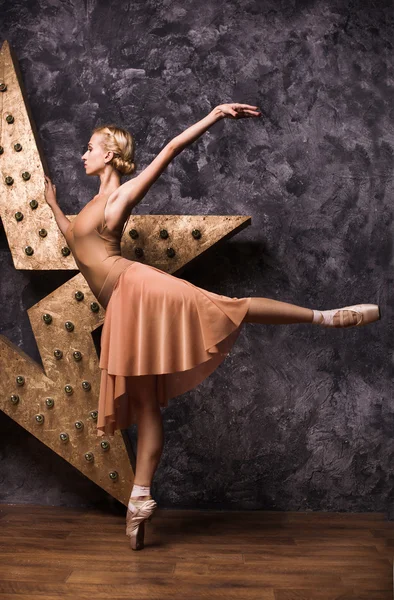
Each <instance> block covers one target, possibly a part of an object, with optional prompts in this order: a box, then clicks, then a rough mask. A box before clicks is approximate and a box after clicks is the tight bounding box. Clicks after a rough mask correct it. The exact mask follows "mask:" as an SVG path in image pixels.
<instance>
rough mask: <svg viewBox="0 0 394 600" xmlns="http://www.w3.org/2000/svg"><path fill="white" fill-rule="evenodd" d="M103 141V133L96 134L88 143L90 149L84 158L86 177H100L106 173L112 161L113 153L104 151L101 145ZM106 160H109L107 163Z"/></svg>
mask: <svg viewBox="0 0 394 600" xmlns="http://www.w3.org/2000/svg"><path fill="white" fill-rule="evenodd" d="M102 140H103V136H102V135H101V133H94V134H93V135H92V137H91V138H90V140H89V142H88V149H87V150H86V152H85V154H84V155H83V156H82V160H83V162H84V165H85V173H86V175H99V174H100V173H102V172H103V171H104V168H105V166H106V164H107V163H108V160H111V155H112V152H106V151H105V150H104V148H103V146H102V145H101V143H100V142H101V141H102ZM104 159H107V162H105V160H104Z"/></svg>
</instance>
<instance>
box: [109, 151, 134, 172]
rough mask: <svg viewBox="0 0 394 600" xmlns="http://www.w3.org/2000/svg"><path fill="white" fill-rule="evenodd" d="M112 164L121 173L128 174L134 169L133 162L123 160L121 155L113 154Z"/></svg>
mask: <svg viewBox="0 0 394 600" xmlns="http://www.w3.org/2000/svg"><path fill="white" fill-rule="evenodd" d="M113 165H114V167H115V169H116V170H117V171H119V173H121V174H122V175H130V174H131V173H134V171H135V164H134V163H133V162H132V161H130V160H125V159H124V158H122V157H121V156H114V158H113Z"/></svg>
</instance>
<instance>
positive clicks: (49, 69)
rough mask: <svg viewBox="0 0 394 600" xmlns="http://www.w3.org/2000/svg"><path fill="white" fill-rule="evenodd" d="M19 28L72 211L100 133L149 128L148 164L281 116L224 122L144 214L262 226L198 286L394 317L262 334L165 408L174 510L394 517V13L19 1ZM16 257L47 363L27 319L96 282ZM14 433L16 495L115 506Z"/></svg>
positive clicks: (7, 293) (6, 494) (204, 269)
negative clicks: (230, 112) (226, 114)
mask: <svg viewBox="0 0 394 600" xmlns="http://www.w3.org/2000/svg"><path fill="white" fill-rule="evenodd" d="M367 4H370V6H366V5H367ZM1 17H2V18H1V19H0V38H1V41H3V40H5V39H7V40H8V41H9V42H10V44H11V45H12V47H13V48H14V50H15V52H16V54H17V56H18V59H19V63H20V66H21V71H22V74H23V77H24V82H25V87H26V90H27V93H28V97H29V102H30V106H31V108H32V112H33V115H34V118H35V121H36V123H37V127H38V130H39V132H40V136H41V139H42V142H43V145H44V149H45V152H46V156H47V158H48V163H49V166H50V170H51V176H52V179H53V181H54V183H56V185H57V189H58V199H59V203H60V205H61V206H62V208H63V210H64V212H65V213H73V212H78V211H79V210H80V209H81V208H82V207H83V206H84V204H85V203H86V202H87V201H88V200H90V199H91V198H92V196H93V195H94V194H95V193H96V192H97V190H98V180H97V179H96V178H88V177H86V176H85V174H84V171H83V168H82V162H81V154H82V149H83V146H84V145H85V144H86V143H87V141H88V139H89V137H90V133H91V130H92V128H93V127H94V126H95V125H97V124H98V123H102V122H116V123H118V124H119V125H121V126H124V127H127V128H129V129H130V131H131V132H132V133H133V134H134V136H135V139H136V144H137V156H136V159H137V161H136V162H137V167H138V171H137V172H139V170H140V169H142V168H144V166H146V165H147V164H148V163H149V162H150V161H151V160H152V159H153V158H154V156H155V155H156V154H157V153H158V152H159V151H160V149H161V148H162V147H163V145H164V144H165V143H166V142H168V141H169V140H170V139H171V137H173V136H175V135H177V134H178V133H180V132H181V131H182V130H184V129H185V128H186V127H188V126H190V125H192V124H193V123H194V122H196V121H197V120H199V119H201V118H202V117H204V116H205V115H206V114H207V113H208V112H209V111H210V110H211V109H212V108H213V107H214V106H215V105H216V104H219V103H222V102H229V101H239V102H246V103H250V104H256V105H258V106H260V107H261V109H262V110H263V113H264V117H263V118H260V119H249V120H246V119H245V120H242V121H231V120H224V121H221V122H219V123H217V124H215V125H214V126H213V127H212V128H211V129H210V130H209V131H208V132H207V133H205V134H204V135H203V136H202V137H201V138H200V139H199V140H198V141H197V142H195V143H194V144H193V145H192V146H189V147H188V148H187V149H186V150H185V151H183V153H181V154H180V155H179V156H178V157H176V159H175V160H174V161H173V163H172V164H171V165H170V166H169V167H168V168H167V170H166V172H165V173H164V174H163V175H162V176H161V178H160V179H159V180H158V181H157V182H156V183H155V185H154V186H153V187H152V189H151V190H150V192H149V194H148V195H147V196H146V197H145V199H144V200H143V201H142V202H141V203H140V204H139V205H138V206H137V208H136V210H135V212H136V213H137V214H146V213H148V214H149V213H152V214H160V213H163V214H164V213H168V214H245V215H251V216H252V226H251V227H250V228H249V229H247V230H246V231H244V232H243V233H242V234H240V235H239V236H237V237H236V238H234V239H233V240H231V241H230V242H228V243H226V244H223V246H222V247H220V248H217V249H215V251H213V252H212V253H211V254H210V256H209V258H206V259H205V260H203V261H201V263H200V264H199V265H197V266H195V267H193V268H189V269H188V270H187V271H185V272H184V273H183V274H182V277H183V278H185V279H188V280H189V281H191V282H192V283H194V284H195V285H199V286H201V287H204V288H206V289H209V290H212V291H214V292H217V293H221V294H226V295H228V296H237V297H240V296H266V297H269V298H274V299H277V300H283V301H287V302H292V303H294V304H299V305H302V306H307V307H309V308H321V309H328V308H337V307H341V306H345V305H348V304H356V303H361V302H371V303H379V304H380V305H381V308H382V314H383V318H382V320H381V321H380V322H378V323H375V324H373V325H370V326H368V327H364V328H357V329H351V330H335V329H330V330H327V329H322V328H316V327H312V326H309V325H289V326H285V325H283V326H274V325H269V326H263V325H258V324H246V325H245V327H244V328H243V330H242V333H241V335H240V337H239V339H238V341H237V343H236V345H235V346H234V348H233V350H232V352H231V354H230V355H229V356H228V357H227V359H226V361H225V362H224V363H223V364H222V365H221V366H220V367H219V368H218V369H217V371H215V373H214V374H212V375H211V376H210V377H209V378H208V379H206V380H205V381H204V382H203V384H201V385H200V386H199V387H198V388H196V389H194V390H193V391H191V392H190V393H188V394H185V395H184V396H182V397H178V398H176V399H173V400H171V402H170V406H169V407H168V408H167V409H165V410H163V418H164V425H165V434H166V445H165V450H164V453H163V457H162V461H161V464H160V467H159V469H158V471H157V473H156V477H155V480H154V484H153V489H152V491H153V494H154V496H155V498H156V499H157V501H158V503H159V505H160V506H162V507H170V506H171V507H206V508H208V507H216V508H219V507H220V508H242V509H255V508H257V509H267V510H269V509H271V510H308V509H313V510H330V511H370V510H373V511H386V510H387V511H388V512H390V510H391V505H392V500H393V482H394V475H393V470H394V469H393V457H394V444H393V433H394V405H393V402H392V400H393V394H392V385H393V380H394V373H393V343H392V340H393V329H392V325H393V309H392V304H393V302H392V284H393V267H394V264H393V262H394V261H393V251H392V239H393V213H392V202H393V180H392V178H393V162H394V152H393V145H394V137H393V126H392V123H393V116H394V115H393V106H394V87H393V45H392V44H393V34H394V20H393V12H392V3H391V2H386V3H385V2H379V3H360V2H346V1H340V0H334V1H333V0H330V1H329V0H323V1H320V2H313V1H309V2H307V1H304V2H297V1H295V0H294V1H293V2H284V1H282V2H281V1H278V0H275V2H274V1H272V2H268V1H267V2H264V1H260V2H258V1H257V0H256V1H252V0H249V1H248V0H238V1H234V2H231V3H230V2H228V3H218V2H215V1H214V0H208V1H205V2H204V3H203V2H181V1H178V2H176V1H175V2H172V3H164V4H163V3H159V2H155V1H148V2H147V1H146V0H137V1H135V2H133V3H130V2H124V1H118V2H114V1H111V2H104V1H102V2H95V1H94V0H90V1H87V0H86V1H85V2H67V3H66V2H61V1H60V0H53V1H51V2H48V1H44V0H42V1H38V2H37V1H36V2H34V1H29V2H21V1H20V0H13V2H9V3H7V4H6V5H5V4H4V5H3V7H2V15H1ZM0 244H1V247H0V261H1V263H0V269H1V295H0V306H1V311H0V322H1V332H2V333H3V334H5V335H6V336H8V337H9V338H10V339H11V340H12V342H14V343H15V344H18V345H19V346H20V347H22V348H23V349H24V350H25V351H26V352H28V353H29V354H30V355H31V356H32V357H33V358H34V359H36V360H38V361H40V357H39V354H38V351H37V348H36V345H35V341H34V337H33V335H32V332H31V330H30V326H29V321H28V318H27V316H26V309H27V308H29V307H30V306H32V305H33V304H34V303H36V302H37V301H38V300H40V299H41V298H42V297H43V296H45V295H47V294H48V293H50V292H51V291H52V290H53V289H55V288H56V287H57V286H58V285H60V284H61V283H62V282H63V281H65V280H67V279H68V278H70V277H71V276H73V275H75V272H72V273H53V272H48V273H45V274H44V275H43V274H42V273H31V272H27V271H26V272H21V271H15V270H14V268H13V265H12V261H11V258H10V253H9V249H8V246H7V241H6V239H5V236H4V231H3V230H2V231H1V235H0ZM130 435H131V436H132V439H133V443H134V444H135V440H136V431H135V429H134V428H131V429H130ZM0 436H1V438H0V439H1V448H0V468H1V475H0V477H1V489H0V501H1V502H16V503H23V502H35V503H40V504H59V505H69V506H72V505H73V506H79V505H81V506H82V505H83V506H94V505H98V504H100V505H106V506H108V505H110V504H113V502H112V501H111V499H110V497H109V496H107V494H106V493H104V492H103V491H102V490H101V489H100V488H98V487H97V486H95V485H94V484H93V483H91V482H90V481H89V480H88V479H86V478H85V477H84V476H82V475H80V474H79V473H78V472H77V471H76V470H75V469H73V468H72V467H70V466H69V465H68V464H67V463H65V462H64V461H63V460H62V459H61V458H59V457H57V456H56V455H55V454H54V453H52V452H51V451H50V450H49V449H47V448H46V447H45V446H43V445H42V444H40V443H39V442H38V440H36V438H34V437H33V436H31V435H30V434H28V433H26V432H25V431H24V430H23V429H21V428H20V427H19V426H18V425H16V424H15V423H14V422H13V421H12V420H11V419H9V418H8V417H6V416H5V415H4V414H1V415H0Z"/></svg>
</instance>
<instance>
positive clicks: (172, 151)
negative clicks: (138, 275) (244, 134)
mask: <svg viewBox="0 0 394 600" xmlns="http://www.w3.org/2000/svg"><path fill="white" fill-rule="evenodd" d="M260 116H261V112H260V111H258V110H257V106H251V105H249V104H239V103H232V104H220V105H219V106H216V107H215V108H214V109H213V110H211V112H210V113H209V114H208V115H207V116H206V117H204V118H203V119H201V120H200V121H198V122H197V123H195V124H194V125H192V126H191V127H188V128H187V129H186V130H185V131H183V132H182V133H180V134H179V135H177V136H176V137H174V138H173V139H172V140H171V141H170V142H169V143H168V144H167V145H166V146H165V147H164V148H163V150H161V152H160V153H159V154H158V155H157V156H156V158H155V159H154V160H153V161H152V162H151V163H150V164H149V165H148V166H147V167H146V168H145V169H144V170H143V171H142V173H140V174H139V175H137V177H134V178H133V179H131V180H130V181H126V183H123V184H122V185H121V186H120V187H119V188H118V189H117V190H116V202H117V204H118V205H119V204H120V203H122V204H124V205H126V206H125V208H126V211H128V212H130V211H131V210H132V208H133V207H134V206H135V205H136V204H138V203H139V202H140V201H141V200H142V198H143V197H144V196H145V195H146V193H147V191H148V190H149V188H150V187H151V186H152V184H153V183H154V182H155V181H156V180H157V179H158V178H159V176H160V175H161V174H162V172H163V171H164V169H165V168H166V167H167V166H168V165H169V163H170V162H171V161H172V159H173V158H174V157H175V156H176V155H177V154H179V153H180V152H181V151H182V150H183V149H184V148H185V147H186V146H188V145H189V144H191V143H192V142H194V141H195V140H196V139H197V138H199V137H200V136H201V135H202V134H203V133H204V132H205V131H207V129H209V127H211V125H213V124H214V123H216V121H219V120H220V119H223V118H224V117H229V118H232V119H240V118H243V117H260ZM114 199H115V198H114ZM109 204H110V201H108V205H109Z"/></svg>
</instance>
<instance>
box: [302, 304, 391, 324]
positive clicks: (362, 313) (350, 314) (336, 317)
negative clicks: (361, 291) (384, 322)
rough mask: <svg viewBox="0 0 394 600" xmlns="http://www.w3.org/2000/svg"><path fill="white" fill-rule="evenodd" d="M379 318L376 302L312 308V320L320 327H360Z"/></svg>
mask: <svg viewBox="0 0 394 600" xmlns="http://www.w3.org/2000/svg"><path fill="white" fill-rule="evenodd" d="M380 318H381V313H380V308H379V306H378V305H377V304H354V305H352V306H344V307H343V308H334V309H333V310H313V321H312V323H315V324H317V325H321V326H322V327H360V326H362V325H368V323H373V322H374V321H378V320H379V319H380Z"/></svg>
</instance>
